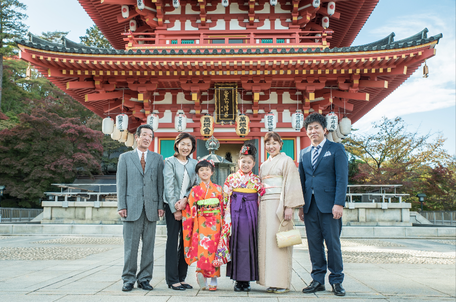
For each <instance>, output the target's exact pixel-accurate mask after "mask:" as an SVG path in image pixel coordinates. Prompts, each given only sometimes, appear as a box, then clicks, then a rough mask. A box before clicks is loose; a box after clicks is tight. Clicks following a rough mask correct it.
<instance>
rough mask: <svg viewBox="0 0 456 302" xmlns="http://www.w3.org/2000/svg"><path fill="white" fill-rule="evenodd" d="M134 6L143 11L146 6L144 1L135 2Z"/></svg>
mask: <svg viewBox="0 0 456 302" xmlns="http://www.w3.org/2000/svg"><path fill="white" fill-rule="evenodd" d="M136 5H137V6H138V8H139V9H140V10H143V9H144V8H145V7H146V6H145V5H144V0H136Z"/></svg>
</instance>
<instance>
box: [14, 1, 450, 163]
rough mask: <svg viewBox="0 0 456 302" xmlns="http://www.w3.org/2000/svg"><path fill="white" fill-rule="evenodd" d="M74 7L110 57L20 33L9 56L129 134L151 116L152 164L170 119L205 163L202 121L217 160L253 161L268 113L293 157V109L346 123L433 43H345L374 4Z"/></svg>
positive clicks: (170, 131) (172, 129)
mask: <svg viewBox="0 0 456 302" xmlns="http://www.w3.org/2000/svg"><path fill="white" fill-rule="evenodd" d="M79 2H80V3H81V5H82V6H83V7H84V9H85V10H86V11H87V13H88V14H89V15H90V17H91V18H92V19H93V21H94V22H95V23H96V25H97V26H98V27H99V28H100V29H101V31H102V32H103V34H104V35H105V37H106V38H107V39H108V40H109V41H110V43H111V44H112V46H113V47H114V49H99V48H93V47H87V46H84V45H81V44H77V43H75V42H72V41H70V40H67V39H63V43H62V44H55V43H50V42H47V41H45V40H42V39H39V38H37V37H35V36H33V35H30V39H29V40H27V41H25V40H22V41H18V45H19V47H20V49H21V58H22V59H23V60H25V61H27V62H30V63H31V64H32V65H33V66H35V68H37V69H38V70H39V71H40V72H41V73H42V74H43V75H44V76H46V77H47V78H48V79H49V80H50V81H52V82H53V83H54V84H56V85H57V86H58V87H59V88H60V89H62V90H63V91H65V92H66V93H68V94H69V95H70V96H72V97H73V98H74V99H76V100H77V101H79V102H80V103H81V104H83V105H84V106H85V107H87V108H88V109H90V110H91V111H93V112H95V113H96V114H97V115H99V116H100V117H102V118H106V117H108V116H110V117H111V118H114V119H115V117H116V116H117V115H118V114H126V115H127V116H128V131H129V132H130V133H133V132H134V131H135V129H136V128H137V127H138V126H139V125H141V124H143V123H146V122H147V117H148V115H150V114H152V113H156V114H157V115H158V117H159V124H158V129H157V130H156V132H155V137H156V138H155V141H154V143H153V145H152V147H151V149H152V150H154V151H156V152H159V153H161V154H163V155H164V156H169V155H171V154H172V153H173V150H172V143H173V139H174V138H175V137H176V135H177V130H176V127H177V126H176V123H175V122H176V119H177V118H178V115H177V114H179V113H181V114H182V113H183V114H185V116H186V119H185V122H186V125H185V124H184V129H179V130H184V131H186V132H191V133H193V134H194V136H195V137H196V138H197V139H198V145H197V152H196V155H197V156H203V155H206V154H207V150H206V149H205V148H204V142H205V139H207V137H205V136H203V134H204V132H203V134H201V132H202V131H201V128H202V127H206V126H205V125H203V123H202V122H201V121H200V119H201V117H202V116H205V115H207V114H208V115H210V116H212V117H213V118H214V119H215V125H214V127H213V131H214V133H213V134H214V136H215V137H216V138H217V139H218V140H219V141H220V143H221V147H220V149H219V151H218V152H217V153H218V154H219V155H221V156H222V157H224V156H225V155H226V154H227V153H228V152H230V153H232V154H233V155H235V154H236V152H238V150H239V149H240V145H241V144H242V143H243V142H244V141H245V140H253V141H254V142H255V143H256V144H257V146H258V147H259V148H258V149H259V150H260V156H259V157H260V163H261V162H262V161H264V160H265V158H266V154H265V153H264V151H263V150H264V146H263V144H262V138H263V136H264V134H265V132H266V131H267V129H266V126H265V123H264V121H265V115H266V114H267V113H272V114H274V116H275V121H276V124H275V131H277V132H279V133H280V134H281V135H282V137H283V138H284V151H285V152H287V153H288V154H289V155H290V156H291V157H292V158H293V159H295V160H297V156H296V154H297V152H298V151H299V150H300V149H302V148H304V147H306V146H308V145H309V144H310V142H309V139H308V138H307V136H306V133H305V131H304V129H301V130H299V129H297V130H296V127H295V129H294V128H293V127H292V121H291V117H292V114H293V113H295V112H297V111H298V112H302V113H303V114H304V116H307V115H308V114H309V113H312V112H320V113H322V114H328V113H329V112H334V113H335V114H336V115H338V116H339V120H340V119H341V118H342V117H344V116H345V117H348V118H349V119H351V122H352V123H354V122H356V121H357V120H359V119H360V118H361V117H362V116H363V115H364V114H366V113H367V112H369V111H370V110H371V109H373V108H374V107H375V106H376V105H377V104H378V103H380V102H381V101H382V100H383V99H384V98H385V97H386V96H388V95H389V94H390V93H392V92H393V91H394V90H395V89H396V88H397V87H398V86H399V85H401V84H402V83H403V82H404V81H405V80H406V79H407V78H408V77H409V76H410V75H411V74H412V73H413V72H414V71H415V70H416V69H417V68H418V67H419V66H420V65H421V64H422V63H423V62H424V61H425V60H426V59H428V58H430V57H432V56H434V55H435V49H434V47H435V45H436V44H437V43H438V41H439V39H440V38H441V37H442V35H441V34H440V35H436V36H430V37H428V35H427V29H425V30H423V31H421V32H419V33H417V34H416V35H414V36H412V37H408V38H406V39H403V40H398V41H395V40H394V33H392V34H390V35H389V36H387V37H385V38H384V39H382V40H379V41H376V42H373V43H370V44H366V45H361V46H351V44H352V42H353V40H354V39H355V37H356V36H357V34H358V32H359V31H360V30H361V28H362V27H363V25H364V23H365V22H366V20H367V19H368V17H369V16H370V14H371V12H372V11H373V9H374V8H375V6H376V4H377V2H378V0H352V1H325V0H322V1H320V0H268V1H266V0H259V1H258V0H257V1H253V0H242V1H241V0H232V1H229V0H79ZM228 92H229V93H228ZM242 114H244V115H246V116H247V117H248V118H249V120H250V123H249V127H248V128H249V129H248V130H249V134H248V135H246V136H239V135H238V134H237V133H236V131H235V129H234V128H235V119H236V117H237V116H239V115H242ZM181 121H182V120H181ZM181 126H182V125H181ZM206 130H207V129H206ZM238 133H239V132H238ZM233 159H235V158H233Z"/></svg>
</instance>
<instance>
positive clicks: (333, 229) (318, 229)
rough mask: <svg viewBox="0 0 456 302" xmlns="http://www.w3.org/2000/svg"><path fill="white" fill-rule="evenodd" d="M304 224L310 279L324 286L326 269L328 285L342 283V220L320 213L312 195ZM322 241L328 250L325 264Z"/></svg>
mask: <svg viewBox="0 0 456 302" xmlns="http://www.w3.org/2000/svg"><path fill="white" fill-rule="evenodd" d="M304 223H305V225H306V234H307V243H308V245H309V254H310V261H311V263H312V273H311V276H312V279H313V280H315V281H317V282H320V283H321V284H324V283H325V275H326V269H328V270H329V271H330V274H329V283H330V284H335V283H342V282H343V281H344V273H343V272H342V271H343V263H342V251H341V246H340V233H341V231H342V219H334V218H333V214H332V213H322V212H320V210H319V209H318V206H317V205H316V201H315V197H314V195H312V200H311V204H310V207H309V211H308V213H307V214H305V215H304ZM323 240H324V242H325V243H326V248H327V249H328V261H327V262H326V257H325V246H324V244H323Z"/></svg>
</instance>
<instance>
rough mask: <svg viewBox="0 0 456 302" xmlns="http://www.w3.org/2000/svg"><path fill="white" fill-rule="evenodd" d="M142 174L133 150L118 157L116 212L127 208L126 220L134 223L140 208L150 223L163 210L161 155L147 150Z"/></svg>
mask: <svg viewBox="0 0 456 302" xmlns="http://www.w3.org/2000/svg"><path fill="white" fill-rule="evenodd" d="M146 158H147V161H146V168H145V172H143V169H142V167H141V163H140V161H139V156H138V153H137V151H136V150H133V151H130V152H125V153H123V154H121V155H120V157H119V162H118V164H117V177H116V182H117V209H118V210H122V209H127V217H126V218H125V219H123V220H125V221H136V220H138V219H139V217H140V216H141V212H142V209H143V208H144V209H145V211H146V217H147V219H148V220H149V221H157V220H159V217H158V210H163V156H161V155H160V154H158V153H155V152H151V151H147V157H146Z"/></svg>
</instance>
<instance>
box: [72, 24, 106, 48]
mask: <svg viewBox="0 0 456 302" xmlns="http://www.w3.org/2000/svg"><path fill="white" fill-rule="evenodd" d="M79 39H80V40H81V43H82V44H84V45H87V46H92V47H98V48H109V49H111V48H112V46H111V43H109V41H108V39H106V38H105V36H104V35H103V34H102V33H101V31H100V29H99V28H98V26H96V25H94V26H92V27H91V28H89V29H87V30H86V35H85V36H82V37H79Z"/></svg>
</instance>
